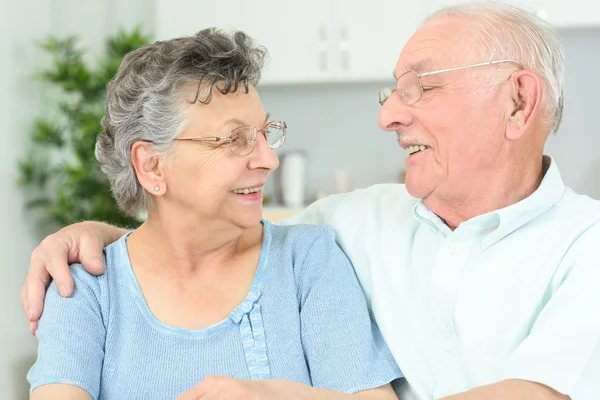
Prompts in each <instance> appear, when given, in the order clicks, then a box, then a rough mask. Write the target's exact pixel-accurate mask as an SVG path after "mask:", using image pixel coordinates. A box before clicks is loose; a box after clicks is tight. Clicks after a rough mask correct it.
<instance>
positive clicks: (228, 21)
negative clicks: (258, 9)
mask: <svg viewBox="0 0 600 400" xmlns="http://www.w3.org/2000/svg"><path fill="white" fill-rule="evenodd" d="M242 2H243V0H219V1H206V0H200V1H198V0H156V2H155V13H156V15H155V24H154V26H155V38H156V39H158V40H163V39H171V38H174V37H178V36H184V35H193V34H195V33H196V32H198V31H200V30H202V29H205V28H210V27H217V28H221V29H223V30H233V29H236V28H237V27H238V26H239V25H240V24H241V21H242V19H243V17H244V16H243V15H242V13H241V12H240V10H241V8H242Z"/></svg>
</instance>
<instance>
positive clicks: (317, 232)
mask: <svg viewBox="0 0 600 400" xmlns="http://www.w3.org/2000/svg"><path fill="white" fill-rule="evenodd" d="M268 224H269V227H270V230H271V241H272V242H273V243H274V244H277V245H284V246H289V247H291V248H307V247H311V246H312V245H314V244H315V242H319V243H328V244H329V245H331V246H336V244H335V231H334V230H333V228H332V227H330V226H328V225H311V224H293V225H275V224H272V223H270V222H269V223H268Z"/></svg>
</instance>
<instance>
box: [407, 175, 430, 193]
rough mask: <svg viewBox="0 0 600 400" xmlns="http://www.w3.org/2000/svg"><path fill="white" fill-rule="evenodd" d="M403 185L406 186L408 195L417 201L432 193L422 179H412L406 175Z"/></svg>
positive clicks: (427, 183)
mask: <svg viewBox="0 0 600 400" xmlns="http://www.w3.org/2000/svg"><path fill="white" fill-rule="evenodd" d="M404 185H405V186H406V190H407V191H408V194H410V195H411V196H412V197H415V198H417V199H424V198H426V197H427V196H429V194H430V193H431V192H432V188H431V185H430V183H429V182H428V181H427V180H425V179H423V178H418V177H412V176H410V175H408V174H407V175H406V180H405V181H404Z"/></svg>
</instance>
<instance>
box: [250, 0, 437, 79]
mask: <svg viewBox="0 0 600 400" xmlns="http://www.w3.org/2000/svg"><path fill="white" fill-rule="evenodd" d="M250 4H251V5H249V6H248V7H247V8H246V9H244V11H243V13H244V14H245V15H247V16H248V18H246V19H245V21H244V22H243V26H242V29H244V30H246V31H247V32H248V33H250V35H252V36H254V37H255V38H256V39H257V40H258V41H259V43H261V44H263V45H264V46H265V47H266V48H267V49H268V50H269V53H270V59H269V63H268V65H267V67H266V69H265V74H264V78H263V84H264V85H266V84H277V83H318V82H351V81H388V80H389V81H391V80H392V71H393V70H394V66H395V64H396V61H397V60H398V56H399V54H400V51H401V50H402V47H403V46H404V44H405V42H406V40H407V39H408V38H409V37H410V35H412V33H413V32H414V31H415V29H416V27H417V26H418V25H419V24H420V22H421V21H422V19H423V17H424V10H425V9H424V7H423V6H422V3H421V2H407V1H401V0H371V1H368V2H367V1H352V2H349V1H347V0H346V1H344V0H320V1H318V0H306V1H303V2H282V1H280V0H261V1H255V2H251V3H250Z"/></svg>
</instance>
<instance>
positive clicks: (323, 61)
mask: <svg viewBox="0 0 600 400" xmlns="http://www.w3.org/2000/svg"><path fill="white" fill-rule="evenodd" d="M327 42H328V40H327V27H326V26H323V25H321V26H319V44H318V51H319V70H321V71H323V72H325V71H327V69H328V67H329V54H328V51H327V50H328V45H327Z"/></svg>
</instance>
